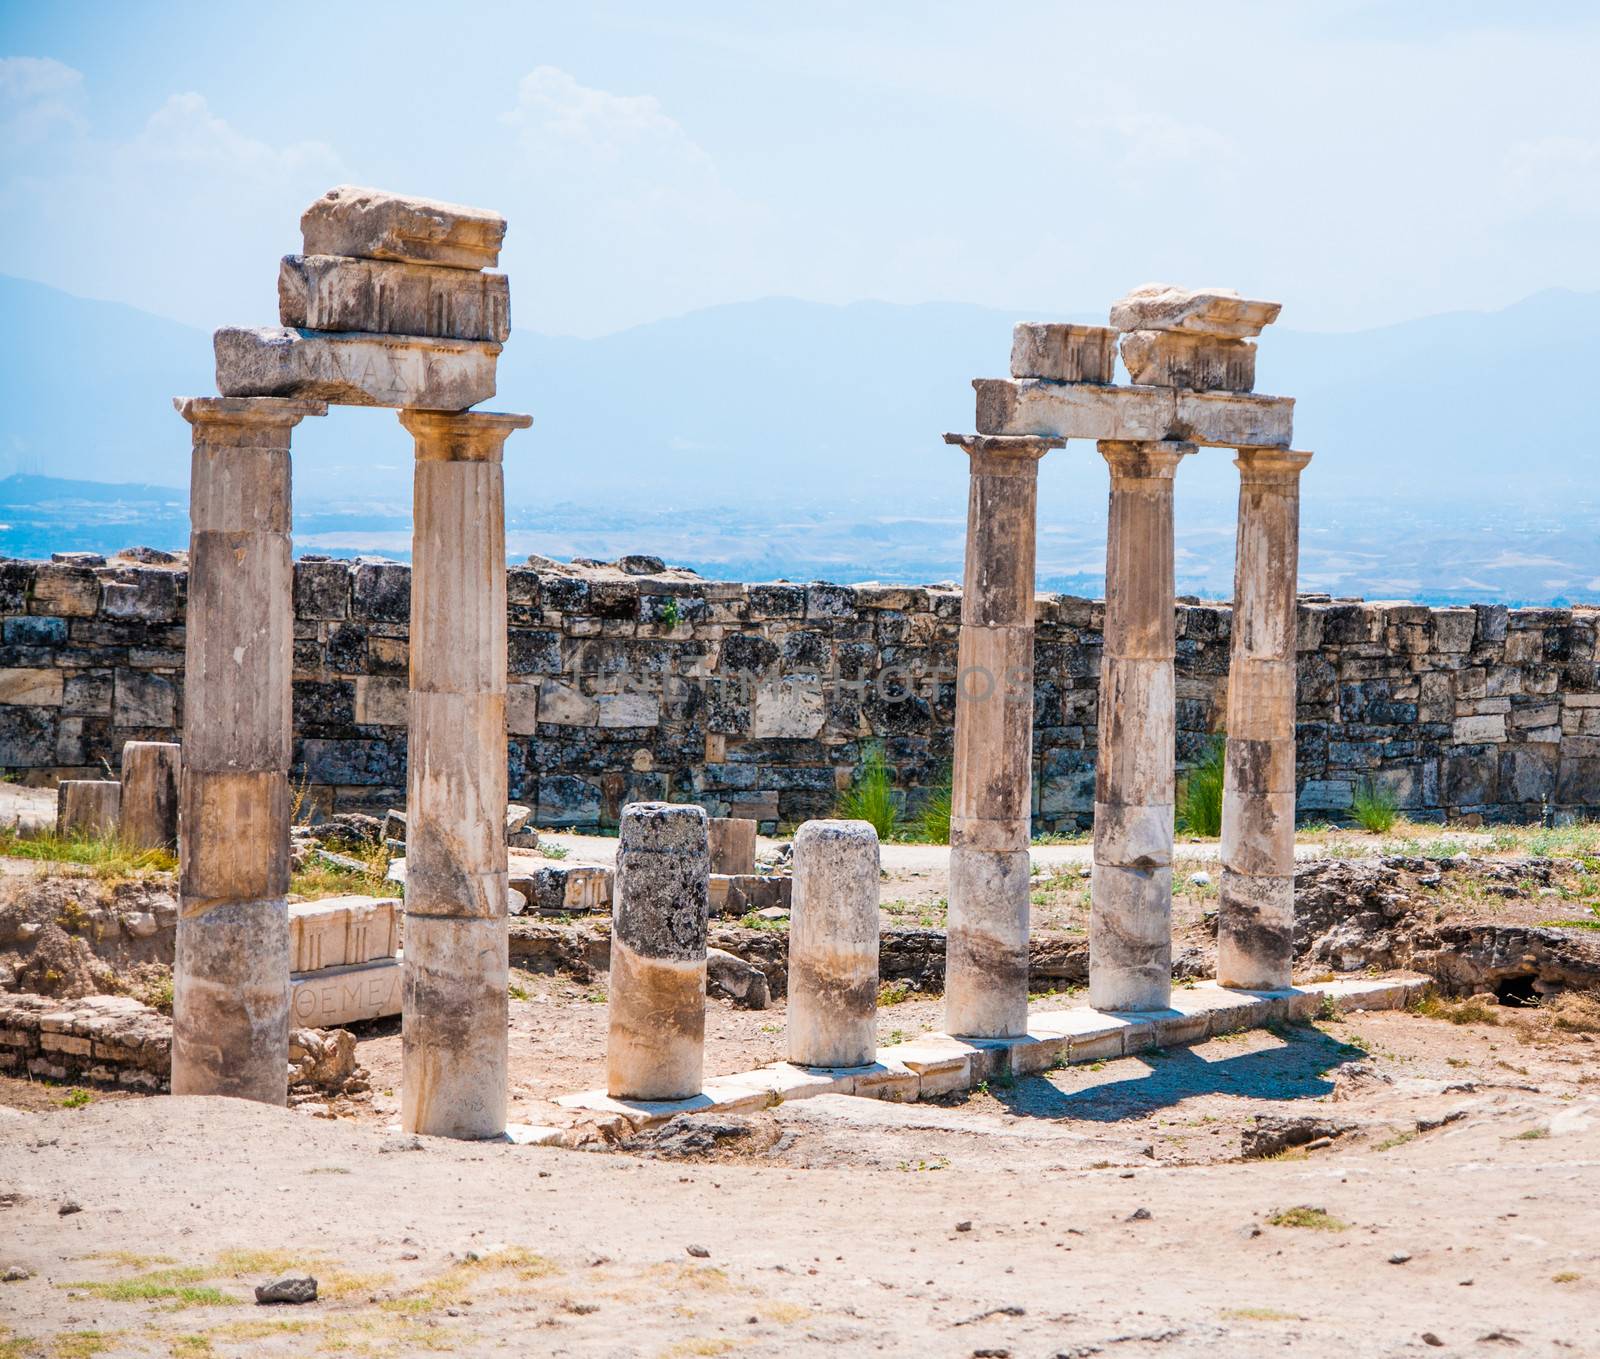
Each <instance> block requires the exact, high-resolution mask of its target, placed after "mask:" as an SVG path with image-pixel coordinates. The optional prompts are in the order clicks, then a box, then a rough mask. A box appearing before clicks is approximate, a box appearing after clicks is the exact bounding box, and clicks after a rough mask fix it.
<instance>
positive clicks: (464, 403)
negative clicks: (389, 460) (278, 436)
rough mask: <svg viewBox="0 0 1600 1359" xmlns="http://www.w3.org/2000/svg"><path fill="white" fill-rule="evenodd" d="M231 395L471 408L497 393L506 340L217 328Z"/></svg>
mask: <svg viewBox="0 0 1600 1359" xmlns="http://www.w3.org/2000/svg"><path fill="white" fill-rule="evenodd" d="M212 343H213V348H214V350H215V352H216V360H217V389H218V390H219V391H220V392H222V393H223V394H224V395H225V396H279V397H313V398H318V399H321V400H325V401H333V402H338V403H341V404H343V405H348V406H398V407H416V408H419V409H422V410H435V411H464V410H466V409H467V407H469V406H475V405H477V404H478V402H480V401H487V400H488V399H489V398H490V397H492V396H493V395H494V390H495V388H494V384H495V362H496V360H497V359H498V358H499V355H500V346H499V345H498V344H493V343H490V342H488V341H479V340H444V339H426V338H423V337H420V336H397V335H361V334H343V333H335V332H329V331H314V330H293V329H289V328H287V327H283V326H261V327H257V328H253V329H252V328H246V327H237V326H230V327H224V328H223V329H221V330H219V331H217V332H216V335H215V336H214V337H213V342H212Z"/></svg>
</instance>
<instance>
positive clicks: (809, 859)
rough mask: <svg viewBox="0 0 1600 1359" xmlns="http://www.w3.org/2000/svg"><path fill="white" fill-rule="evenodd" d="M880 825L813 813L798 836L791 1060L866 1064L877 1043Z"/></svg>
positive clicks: (791, 972)
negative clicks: (820, 818)
mask: <svg viewBox="0 0 1600 1359" xmlns="http://www.w3.org/2000/svg"><path fill="white" fill-rule="evenodd" d="M877 1019H878V833H877V831H875V830H873V828H872V826H871V825H870V824H868V823H867V822H865V821H807V822H806V823H805V824H804V825H803V826H801V827H800V829H799V830H798V831H797V832H796V833H795V837H794V889H793V895H792V898H791V903H790V917H789V1021H788V1034H789V1060H790V1061H791V1062H794V1063H795V1064H796V1065H798V1066H826V1067H837V1066H867V1065H869V1064H870V1063H871V1062H872V1060H873V1054H874V1052H875V1051H876V1049H877V1046H878V1035H877Z"/></svg>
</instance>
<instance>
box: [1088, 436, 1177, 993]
mask: <svg viewBox="0 0 1600 1359" xmlns="http://www.w3.org/2000/svg"><path fill="white" fill-rule="evenodd" d="M1099 447H1100V453H1101V455H1102V456H1103V457H1104V458H1105V460H1106V463H1107V464H1108V465H1109V467H1110V469H1111V504H1110V518H1109V523H1108V527H1107V536H1106V623H1105V653H1104V658H1103V661H1102V663H1101V671H1100V737H1099V753H1098V757H1097V760H1096V767H1095V805H1094V876H1093V880H1092V883H1091V892H1090V896H1091V907H1090V917H1089V1003H1090V1004H1091V1005H1092V1006H1094V1007H1095V1009H1097V1010H1159V1009H1164V1008H1165V1007H1166V1006H1167V1004H1168V1002H1169V1001H1170V1000H1171V996H1172V838H1173V837H1172V832H1173V821H1172V818H1173V801H1174V769H1173V764H1174V749H1175V737H1176V732H1175V727H1176V707H1175V695H1174V677H1173V658H1174V655H1175V652H1176V641H1177V639H1176V636H1175V620H1174V601H1173V538H1172V532H1173V530H1172V486H1173V475H1174V473H1175V471H1176V469H1177V466H1178V463H1179V462H1180V461H1181V460H1182V459H1183V458H1184V457H1185V456H1186V455H1188V454H1190V453H1192V452H1194V445H1193V444H1189V443H1180V442H1175V441H1163V442H1159V443H1124V442H1111V441H1105V442H1102V443H1101V444H1100V445H1099Z"/></svg>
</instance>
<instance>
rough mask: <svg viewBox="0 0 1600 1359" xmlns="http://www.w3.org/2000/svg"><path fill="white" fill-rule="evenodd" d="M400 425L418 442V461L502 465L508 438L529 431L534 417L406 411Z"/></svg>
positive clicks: (495, 412) (479, 412) (466, 412)
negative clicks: (522, 431) (521, 430)
mask: <svg viewBox="0 0 1600 1359" xmlns="http://www.w3.org/2000/svg"><path fill="white" fill-rule="evenodd" d="M399 416H400V423H401V424H402V425H404V426H405V428H406V429H407V430H408V431H409V432H410V434H411V435H412V437H413V438H414V439H415V440H416V454H417V461H418V462H499V461H500V458H501V454H502V453H503V452H504V451H505V442H506V436H507V435H509V434H510V433H511V431H512V430H515V429H527V428H528V426H529V425H531V424H532V423H533V417H532V416H531V415H506V414H502V413H501V412H499V411H425V410H414V409H409V408H408V409H405V410H402V411H400V412H399Z"/></svg>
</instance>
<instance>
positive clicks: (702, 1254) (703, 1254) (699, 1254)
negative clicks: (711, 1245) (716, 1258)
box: [684, 1246, 711, 1260]
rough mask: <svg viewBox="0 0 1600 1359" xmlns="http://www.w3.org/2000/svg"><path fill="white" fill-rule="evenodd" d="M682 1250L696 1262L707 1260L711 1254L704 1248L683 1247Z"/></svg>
mask: <svg viewBox="0 0 1600 1359" xmlns="http://www.w3.org/2000/svg"><path fill="white" fill-rule="evenodd" d="M684 1250H686V1251H688V1252H689V1254H690V1255H692V1256H694V1258H695V1259H696V1260H709V1259H710V1258H711V1252H710V1251H708V1250H707V1249H706V1248H705V1247H704V1246H685V1247H684Z"/></svg>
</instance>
